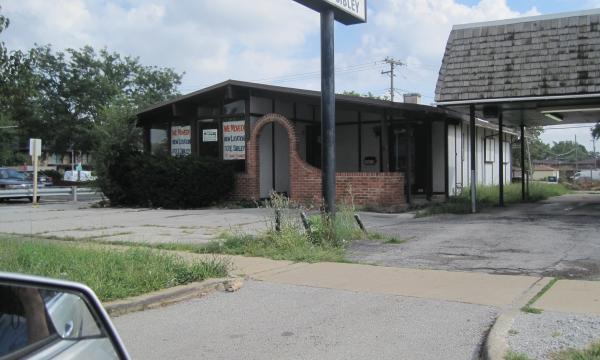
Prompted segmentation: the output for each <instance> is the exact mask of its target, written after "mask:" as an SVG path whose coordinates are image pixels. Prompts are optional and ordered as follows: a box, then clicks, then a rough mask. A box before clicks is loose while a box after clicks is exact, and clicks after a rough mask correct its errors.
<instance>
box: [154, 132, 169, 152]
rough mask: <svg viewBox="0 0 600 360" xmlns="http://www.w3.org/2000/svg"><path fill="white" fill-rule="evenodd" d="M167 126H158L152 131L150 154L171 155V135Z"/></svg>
mask: <svg viewBox="0 0 600 360" xmlns="http://www.w3.org/2000/svg"><path fill="white" fill-rule="evenodd" d="M167 131H168V130H167V126H166V125H162V126H161V125H158V126H155V127H153V128H151V129H150V153H151V154H153V155H167V154H168V153H169V134H168V132H167Z"/></svg>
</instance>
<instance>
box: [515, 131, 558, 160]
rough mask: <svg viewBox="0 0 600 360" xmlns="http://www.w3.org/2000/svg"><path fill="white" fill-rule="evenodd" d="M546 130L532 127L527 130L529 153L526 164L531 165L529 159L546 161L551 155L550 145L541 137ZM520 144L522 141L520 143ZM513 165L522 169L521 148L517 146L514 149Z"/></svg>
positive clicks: (526, 154)
mask: <svg viewBox="0 0 600 360" xmlns="http://www.w3.org/2000/svg"><path fill="white" fill-rule="evenodd" d="M543 132H544V129H542V128H541V127H530V128H527V133H526V139H527V147H526V149H527V151H528V152H526V153H525V156H526V159H525V164H528V163H529V157H531V160H544V159H546V158H547V157H548V154H549V153H550V145H548V144H546V143H545V142H543V141H542V139H541V135H542V133H543ZM518 144H520V141H519V142H518ZM512 158H513V164H514V165H515V166H518V167H521V147H520V146H515V147H513V148H512Z"/></svg>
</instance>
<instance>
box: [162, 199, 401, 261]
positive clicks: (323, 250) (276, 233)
mask: <svg viewBox="0 0 600 360" xmlns="http://www.w3.org/2000/svg"><path fill="white" fill-rule="evenodd" d="M268 206H269V207H271V208H272V209H273V214H276V213H279V217H278V218H279V219H278V220H277V216H276V215H273V216H272V217H271V218H269V219H268V223H267V225H268V226H267V229H266V230H264V231H262V232H260V233H258V234H256V235H249V234H243V233H239V232H225V233H222V234H221V235H220V236H219V240H215V241H212V242H210V243H208V244H204V245H187V244H186V245H184V244H160V245H157V246H158V247H160V248H164V249H169V250H183V251H193V252H199V253H214V254H228V255H243V256H257V257H266V258H270V259H275V260H290V261H296V262H310V263H314V262H324V261H328V262H345V252H346V247H347V245H348V244H350V242H352V241H354V240H367V239H373V240H381V241H390V243H398V244H399V243H401V242H402V241H401V240H400V239H394V238H392V237H390V236H387V235H382V234H378V233H372V234H365V233H363V231H362V230H360V228H359V226H358V224H357V223H356V220H355V219H354V208H353V207H352V206H344V205H342V206H339V208H338V212H337V214H336V216H335V217H334V218H333V219H332V218H330V217H327V216H325V215H322V214H314V215H310V216H308V217H307V219H306V220H307V224H308V229H307V228H305V226H304V224H303V222H302V221H301V217H300V212H299V211H298V209H297V207H296V206H295V204H292V203H290V201H289V199H287V198H285V197H283V196H279V195H277V194H274V195H273V196H272V197H271V200H270V202H269V204H268Z"/></svg>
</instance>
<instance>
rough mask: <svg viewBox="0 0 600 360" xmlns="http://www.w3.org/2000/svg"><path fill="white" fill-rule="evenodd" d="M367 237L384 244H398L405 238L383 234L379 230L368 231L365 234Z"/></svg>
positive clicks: (403, 241)
mask: <svg viewBox="0 0 600 360" xmlns="http://www.w3.org/2000/svg"><path fill="white" fill-rule="evenodd" d="M367 237H368V238H369V240H374V241H381V242H383V243H385V244H394V245H400V244H404V243H405V242H406V240H403V239H399V238H397V237H395V236H392V235H388V234H383V233H380V232H370V233H369V234H367Z"/></svg>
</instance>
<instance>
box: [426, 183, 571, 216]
mask: <svg viewBox="0 0 600 360" xmlns="http://www.w3.org/2000/svg"><path fill="white" fill-rule="evenodd" d="M568 192H569V189H567V188H566V187H565V186H564V185H562V184H548V183H540V182H531V183H530V185H529V197H528V199H527V200H526V202H538V201H542V200H546V199H548V198H551V197H554V196H560V195H564V194H567V193H568ZM499 198H500V194H499V189H498V186H478V187H477V205H478V206H479V207H492V206H497V205H498V201H499ZM520 202H522V196H521V184H516V183H515V184H508V185H505V186H504V203H505V204H507V205H510V204H516V203H520ZM470 211H471V193H470V189H468V188H465V189H463V191H462V192H461V193H460V195H458V196H455V197H452V198H450V199H449V200H448V201H446V202H444V203H437V204H432V205H431V206H428V207H426V208H425V209H422V210H419V211H417V217H424V216H431V215H435V214H447V213H450V214H466V213H468V212H470Z"/></svg>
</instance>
